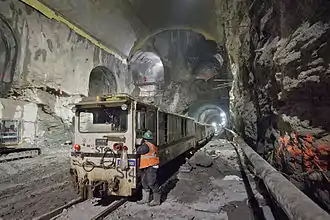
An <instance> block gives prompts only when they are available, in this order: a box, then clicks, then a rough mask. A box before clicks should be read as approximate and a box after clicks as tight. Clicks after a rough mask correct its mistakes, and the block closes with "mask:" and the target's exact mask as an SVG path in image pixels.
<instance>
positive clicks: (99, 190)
mask: <svg viewBox="0 0 330 220" xmlns="http://www.w3.org/2000/svg"><path fill="white" fill-rule="evenodd" d="M74 111H75V123H74V124H75V126H74V127H75V140H74V146H73V151H72V152H71V169H70V173H71V175H72V178H73V181H74V184H75V186H76V188H77V190H78V192H79V193H80V194H81V196H82V197H84V198H87V197H105V196H124V197H126V196H131V195H132V194H133V193H134V191H135V190H136V188H137V186H138V184H139V181H138V179H139V178H138V175H137V171H138V167H139V157H138V155H137V154H136V149H137V147H138V146H139V145H140V144H141V141H142V135H143V133H144V132H145V131H146V130H150V131H151V132H153V134H154V140H153V141H154V143H155V144H156V145H157V146H158V156H159V158H160V166H163V165H165V164H166V163H168V162H169V161H171V160H173V159H175V158H176V157H178V156H179V155H181V154H182V153H184V152H186V151H188V150H191V149H193V148H195V147H196V146H197V145H198V144H202V143H203V142H206V141H207V140H208V139H209V138H211V137H212V135H213V133H214V129H213V127H212V126H211V125H205V124H201V123H198V122H195V121H194V119H192V118H188V117H185V116H180V115H176V114H171V113H167V112H163V111H160V110H159V109H158V108H157V107H156V106H153V105H148V104H145V103H141V102H139V101H136V100H134V99H133V98H131V97H130V96H128V95H120V94H119V95H116V96H106V97H102V98H99V97H97V99H96V100H95V99H93V100H83V101H81V102H80V103H77V104H76V105H75V108H74Z"/></svg>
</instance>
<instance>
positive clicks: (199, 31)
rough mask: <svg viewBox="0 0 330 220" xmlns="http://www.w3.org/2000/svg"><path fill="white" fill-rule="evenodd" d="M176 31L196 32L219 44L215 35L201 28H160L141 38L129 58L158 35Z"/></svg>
mask: <svg viewBox="0 0 330 220" xmlns="http://www.w3.org/2000/svg"><path fill="white" fill-rule="evenodd" d="M174 30H182V31H192V32H195V33H196V34H201V35H202V36H204V38H205V39H206V40H210V41H214V42H216V43H218V40H217V38H216V37H215V36H214V35H213V34H211V33H209V32H207V31H205V30H202V29H199V28H194V27H188V26H176V27H168V28H159V29H156V30H153V31H152V32H150V33H148V35H145V36H143V37H141V38H139V40H137V41H136V43H135V44H134V46H133V47H132V49H131V51H130V53H129V57H133V56H134V54H136V53H137V52H138V51H139V50H140V49H141V48H142V47H143V45H145V43H146V42H147V41H148V40H149V39H151V38H152V37H155V36H156V35H158V34H160V33H162V32H166V31H174Z"/></svg>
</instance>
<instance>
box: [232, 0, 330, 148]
mask: <svg viewBox="0 0 330 220" xmlns="http://www.w3.org/2000/svg"><path fill="white" fill-rule="evenodd" d="M228 4H229V5H228V9H230V10H231V9H232V10H231V12H229V13H230V14H229V16H228V18H229V19H227V25H228V27H229V26H230V27H231V28H227V29H226V30H227V33H226V34H227V48H228V50H229V51H230V56H231V62H232V72H233V73H234V77H235V83H234V86H235V88H234V89H233V91H232V95H233V99H232V107H233V108H232V109H233V116H234V117H233V118H234V121H235V125H236V128H237V129H238V130H239V131H240V132H242V133H243V134H244V136H245V138H246V139H247V140H248V141H249V142H250V143H251V144H252V145H254V146H256V145H258V143H260V142H262V143H263V144H265V143H264V141H265V140H268V139H269V138H270V137H269V134H271V133H272V132H274V130H273V129H276V130H277V131H279V132H280V133H281V134H283V133H284V132H288V133H290V132H291V131H298V133H299V134H302V135H305V134H306V133H310V134H312V135H314V136H315V137H319V136H322V134H324V135H326V134H327V132H328V131H329V129H330V127H329V117H328V112H329V98H328V93H329V73H330V56H329V50H330V44H329V40H328V39H329V36H330V26H329V25H330V14H329V13H328V12H329V9H330V5H329V2H328V1H326V0H324V1H322V0H315V1H296V0H290V1H284V0H281V1H261V0H255V1H247V0H246V1H231V2H230V3H228Z"/></svg>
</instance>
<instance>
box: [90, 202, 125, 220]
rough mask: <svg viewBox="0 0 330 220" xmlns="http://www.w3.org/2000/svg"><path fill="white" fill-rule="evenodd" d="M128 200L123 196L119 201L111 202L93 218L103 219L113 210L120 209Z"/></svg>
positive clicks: (93, 219) (95, 219)
mask: <svg viewBox="0 0 330 220" xmlns="http://www.w3.org/2000/svg"><path fill="white" fill-rule="evenodd" d="M127 201H128V199H127V198H122V199H120V200H118V201H115V202H114V203H113V204H110V205H109V207H107V208H106V209H105V210H103V211H102V212H100V213H99V214H97V215H95V216H94V217H93V218H92V219H91V220H101V219H103V218H104V217H106V216H108V215H109V214H110V213H111V212H113V211H115V210H116V209H118V208H119V207H120V206H122V205H124V204H125V203H126V202H127Z"/></svg>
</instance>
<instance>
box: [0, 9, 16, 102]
mask: <svg viewBox="0 0 330 220" xmlns="http://www.w3.org/2000/svg"><path fill="white" fill-rule="evenodd" d="M18 51H19V41H18V39H17V35H16V33H15V31H14V29H13V28H12V26H11V25H10V23H9V21H7V19H6V18H5V17H3V16H2V15H1V14H0V97H4V96H6V94H7V92H8V90H9V89H10V87H11V85H12V83H13V80H14V75H15V67H16V64H17V59H18Z"/></svg>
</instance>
